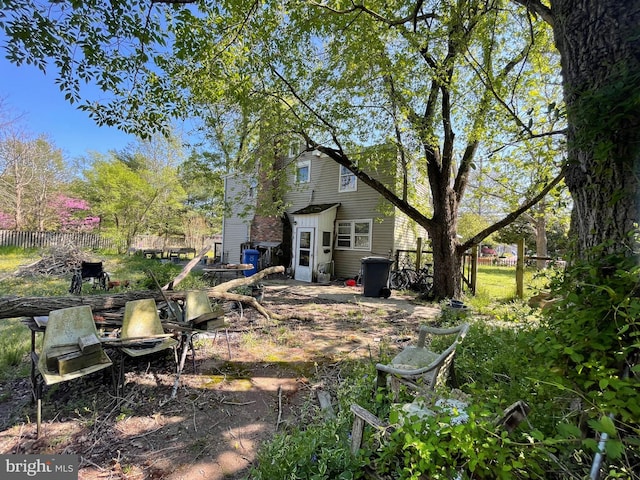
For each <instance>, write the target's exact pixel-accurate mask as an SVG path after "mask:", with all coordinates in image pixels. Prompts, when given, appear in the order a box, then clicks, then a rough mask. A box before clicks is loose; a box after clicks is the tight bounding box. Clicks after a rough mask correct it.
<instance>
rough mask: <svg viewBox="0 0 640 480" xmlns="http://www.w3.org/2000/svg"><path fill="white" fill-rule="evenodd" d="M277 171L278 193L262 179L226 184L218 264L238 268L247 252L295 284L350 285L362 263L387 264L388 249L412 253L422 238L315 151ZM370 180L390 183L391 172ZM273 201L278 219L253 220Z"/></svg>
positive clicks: (292, 157)
mask: <svg viewBox="0 0 640 480" xmlns="http://www.w3.org/2000/svg"><path fill="white" fill-rule="evenodd" d="M389 163H390V166H389V168H390V169H391V170H393V169H395V168H396V162H389ZM277 168H278V169H279V168H282V169H283V172H284V174H285V177H284V178H286V182H287V188H285V189H278V188H277V185H274V183H273V182H274V180H273V179H271V178H269V175H267V174H265V173H258V174H256V175H255V176H254V177H253V178H250V179H248V178H247V177H248V176H247V175H246V174H235V173H231V174H229V175H228V176H227V177H226V179H225V205H226V211H227V214H226V215H225V217H224V220H223V227H222V236H223V238H222V251H223V262H225V263H227V262H228V263H236V262H241V261H242V250H243V248H246V247H251V248H257V249H258V250H259V251H261V252H262V256H261V267H263V266H267V265H284V266H285V267H286V268H288V269H289V270H288V271H289V272H290V273H291V275H293V277H294V278H295V279H297V280H301V281H307V282H313V281H326V280H328V278H329V277H333V278H352V277H354V276H356V275H357V274H358V273H359V272H360V267H361V263H362V259H363V258H364V257H370V256H382V257H390V256H391V255H393V254H394V253H395V250H396V249H407V250H410V249H415V246H416V239H417V237H422V238H425V239H426V238H427V235H426V232H425V230H424V229H422V228H420V227H418V226H417V224H416V223H415V222H414V221H411V220H409V219H408V218H407V217H406V216H405V215H404V214H402V213H401V212H399V211H398V209H397V208H395V207H393V206H392V205H391V204H390V203H389V202H388V201H386V200H384V199H383V198H382V197H381V195H380V194H379V193H378V192H376V191H375V190H373V189H372V188H371V187H369V186H368V185H365V184H364V183H363V182H361V181H359V179H358V178H357V177H356V176H355V175H354V174H353V173H351V172H350V171H349V170H347V169H346V168H344V167H343V166H341V165H339V164H337V163H335V162H334V161H333V160H331V159H330V158H329V157H327V156H325V155H324V154H322V153H320V152H318V151H313V152H303V153H296V152H295V151H292V152H291V153H290V154H289V155H288V156H287V157H286V158H283V159H282V160H281V165H280V166H279V167H277ZM377 178H378V179H379V180H381V181H384V182H385V184H387V185H394V184H396V183H397V182H396V178H397V176H396V175H394V174H393V173H391V174H389V173H382V172H379V173H378V174H377ZM275 192H282V193H275ZM280 197H282V198H280ZM424 198H427V197H426V196H425V197H424ZM276 202H281V205H283V206H284V211H285V213H284V214H283V215H282V216H273V215H268V214H262V213H260V211H261V210H264V209H261V206H264V205H272V204H274V203H276Z"/></svg>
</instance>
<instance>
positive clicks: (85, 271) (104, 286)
mask: <svg viewBox="0 0 640 480" xmlns="http://www.w3.org/2000/svg"><path fill="white" fill-rule="evenodd" d="M85 279H88V280H89V281H91V286H92V288H94V289H96V288H100V289H101V290H108V288H109V274H108V273H107V272H106V271H105V270H104V268H103V267H102V262H82V264H81V265H80V267H79V268H77V269H76V271H75V272H74V273H73V276H72V277H71V286H70V287H69V293H71V294H72V295H80V293H81V292H82V282H84V280H85Z"/></svg>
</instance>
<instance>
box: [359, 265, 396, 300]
mask: <svg viewBox="0 0 640 480" xmlns="http://www.w3.org/2000/svg"><path fill="white" fill-rule="evenodd" d="M392 263H393V260H389V259H388V258H385V257H365V258H363V259H362V286H363V295H364V296H365V297H384V298H388V297H389V295H391V290H389V286H388V283H389V270H390V269H391V264H392Z"/></svg>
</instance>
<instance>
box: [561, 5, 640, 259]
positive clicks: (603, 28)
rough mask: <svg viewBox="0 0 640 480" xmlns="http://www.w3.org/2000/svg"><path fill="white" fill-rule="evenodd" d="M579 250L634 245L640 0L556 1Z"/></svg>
mask: <svg viewBox="0 0 640 480" xmlns="http://www.w3.org/2000/svg"><path fill="white" fill-rule="evenodd" d="M552 12H553V22H554V34H555V40H556V45H557V47H558V50H559V51H560V54H561V57H562V73H563V81H564V89H565V100H566V103H567V111H568V120H569V136H568V140H569V152H568V154H569V162H568V163H569V166H568V168H567V172H566V177H565V181H566V184H567V186H568V188H569V191H570V192H571V195H572V197H573V201H574V215H573V224H572V230H573V233H574V234H575V238H576V239H577V249H578V254H579V256H581V257H587V256H588V253H589V251H590V249H591V248H592V247H594V246H596V245H601V244H603V243H605V242H607V241H608V242H609V243H608V247H607V248H606V249H605V253H613V252H617V253H625V252H629V253H631V252H633V251H634V250H635V251H637V249H633V248H629V245H630V243H631V242H632V239H631V238H630V237H629V233H630V232H631V231H632V230H633V229H634V227H635V225H634V224H636V223H637V222H638V214H639V212H640V210H639V208H638V207H639V205H638V202H640V196H638V182H639V179H640V109H639V108H638V105H639V101H638V99H639V96H640V89H639V88H638V85H640V40H639V38H638V26H639V25H640V0H625V1H621V0H554V1H553V2H552Z"/></svg>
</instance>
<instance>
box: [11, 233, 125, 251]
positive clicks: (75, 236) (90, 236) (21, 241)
mask: <svg viewBox="0 0 640 480" xmlns="http://www.w3.org/2000/svg"><path fill="white" fill-rule="evenodd" d="M67 245H73V246H75V247H77V248H87V249H115V248H116V245H115V244H114V242H113V241H111V240H109V239H106V238H103V237H101V236H100V235H98V234H96V233H72V232H27V231H16V230H0V246H2V247H20V248H47V247H62V246H67Z"/></svg>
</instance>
